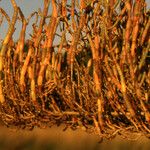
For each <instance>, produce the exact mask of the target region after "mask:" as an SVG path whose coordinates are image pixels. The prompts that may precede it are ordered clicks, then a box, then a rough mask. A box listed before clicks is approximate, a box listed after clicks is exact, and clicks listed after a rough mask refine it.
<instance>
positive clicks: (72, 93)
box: [0, 0, 150, 139]
mask: <svg viewBox="0 0 150 150" xmlns="http://www.w3.org/2000/svg"><path fill="white" fill-rule="evenodd" d="M43 2H44V7H43V8H42V9H39V10H38V11H36V12H33V13H32V14H31V15H30V16H29V17H28V18H25V16H24V15H23V12H22V11H21V9H20V8H19V7H18V6H17V3H16V2H15V0H11V3H12V6H13V8H14V12H13V17H12V18H11V19H10V18H9V16H8V15H7V14H6V12H5V10H4V9H3V8H1V9H0V13H1V20H0V25H1V23H2V22H3V21H5V19H6V20H7V21H8V24H9V28H8V32H7V35H6V37H5V38H4V39H3V40H2V44H1V45H2V46H1V51H0V119H1V120H2V121H3V122H4V124H5V125H6V126H8V127H12V126H15V127H16V128H22V129H24V128H27V129H28V128H30V129H33V128H34V127H43V126H45V125H46V126H48V127H49V126H53V125H60V124H63V125H65V127H66V128H72V129H78V128H79V127H80V128H83V129H85V131H87V132H93V133H96V134H97V135H99V137H101V138H104V139H112V138H114V137H115V136H116V135H118V134H119V135H121V136H122V137H124V138H127V139H130V138H131V139H132V138H137V136H139V135H144V136H145V137H150V98H149V97H150V90H149V89H150V61H149V57H150V51H149V50H150V38H149V34H148V33H149V30H150V16H149V14H150V12H149V10H147V7H146V2H145V1H144V0H135V1H132V0H109V1H104V0H92V1H89V2H85V1H84V0H81V1H79V3H78V2H77V1H76V0H71V3H69V2H68V1H67V0H61V1H60V0H44V1H43ZM49 8H52V11H51V12H52V13H51V14H48V12H49V11H48V10H49ZM4 18H5V19H4ZM31 18H32V19H33V20H34V23H33V25H32V27H33V28H32V33H31V38H30V39H26V38H25V33H26V28H27V26H28V24H29V23H30V21H31ZM18 21H20V22H21V23H22V29H21V31H20V37H19V39H18V40H17V41H14V39H13V34H14V31H15V27H16V23H17V22H18ZM54 41H57V42H54Z"/></svg>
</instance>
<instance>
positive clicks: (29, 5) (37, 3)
mask: <svg viewBox="0 0 150 150" xmlns="http://www.w3.org/2000/svg"><path fill="white" fill-rule="evenodd" d="M146 1H147V3H148V9H150V0H146ZM43 2H44V0H16V3H17V5H18V6H20V8H21V10H22V12H23V13H24V15H25V17H28V16H29V15H30V14H31V13H32V12H34V11H37V10H38V8H41V9H42V8H43ZM0 7H1V8H3V9H4V10H5V11H6V12H7V14H8V15H9V16H12V14H13V8H12V5H11V2H10V0H1V1H0ZM33 20H34V18H33ZM31 25H32V23H30V24H29V25H28V27H27V34H26V37H27V38H28V37H29V34H28V33H31V31H32V26H31ZM16 26H17V28H16V31H15V33H14V35H13V36H14V39H16V40H17V39H18V38H19V31H20V28H21V22H20V23H19V22H17V24H16ZM7 29H8V24H7V22H6V21H4V23H2V25H1V26H0V39H3V38H4V37H5V35H6V32H7Z"/></svg>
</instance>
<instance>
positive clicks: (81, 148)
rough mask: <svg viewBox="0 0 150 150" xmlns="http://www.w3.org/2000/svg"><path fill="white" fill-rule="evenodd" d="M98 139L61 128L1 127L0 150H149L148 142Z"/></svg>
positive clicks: (142, 139) (149, 144)
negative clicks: (27, 128)
mask: <svg viewBox="0 0 150 150" xmlns="http://www.w3.org/2000/svg"><path fill="white" fill-rule="evenodd" d="M98 141H99V139H98V137H96V136H94V135H89V134H87V133H85V132H83V131H80V130H77V131H71V130H70V129H68V130H67V131H65V132H63V131H62V128H61V127H60V128H55V127H53V128H50V129H34V130H33V131H26V130H16V129H10V128H5V127H1V131H0V150H76V149H77V150H107V149H108V150H109V149H110V150H149V149H150V140H148V139H145V138H140V139H139V140H138V141H127V140H125V139H120V138H119V137H117V138H115V139H114V140H112V141H109V140H105V141H104V142H102V143H98Z"/></svg>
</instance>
